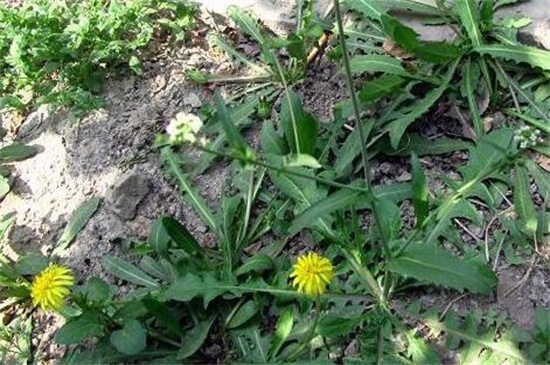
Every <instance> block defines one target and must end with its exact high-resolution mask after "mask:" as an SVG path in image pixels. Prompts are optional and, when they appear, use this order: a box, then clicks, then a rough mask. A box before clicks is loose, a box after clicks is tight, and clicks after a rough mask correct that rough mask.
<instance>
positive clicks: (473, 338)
mask: <svg viewBox="0 0 550 365" xmlns="http://www.w3.org/2000/svg"><path fill="white" fill-rule="evenodd" d="M426 324H427V325H428V326H429V327H430V328H431V329H432V330H434V331H437V332H445V334H446V335H447V336H454V337H458V338H460V339H461V340H463V341H468V342H472V343H476V344H479V345H481V346H483V347H485V348H488V349H490V350H492V351H494V352H497V353H502V354H504V355H506V356H507V357H508V359H509V360H510V359H513V360H514V363H518V364H528V363H529V361H527V359H526V358H525V357H524V356H523V355H522V354H521V352H520V351H519V350H518V348H517V344H514V343H513V342H512V341H506V340H501V341H499V342H496V341H494V340H491V339H489V340H488V339H486V338H485V337H480V336H477V335H472V334H471V333H467V332H466V331H463V330H461V329H456V328H452V327H451V326H448V325H447V324H446V323H444V322H439V321H438V320H437V318H435V317H434V318H428V319H427V320H426Z"/></svg>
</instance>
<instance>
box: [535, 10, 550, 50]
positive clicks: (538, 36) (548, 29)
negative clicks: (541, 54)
mask: <svg viewBox="0 0 550 365" xmlns="http://www.w3.org/2000/svg"><path fill="white" fill-rule="evenodd" d="M533 37H534V38H535V40H536V41H537V42H539V43H540V44H541V45H542V46H543V47H544V48H546V49H548V50H550V18H548V19H544V20H542V21H540V22H538V23H537V24H536V25H535V30H534V31H533Z"/></svg>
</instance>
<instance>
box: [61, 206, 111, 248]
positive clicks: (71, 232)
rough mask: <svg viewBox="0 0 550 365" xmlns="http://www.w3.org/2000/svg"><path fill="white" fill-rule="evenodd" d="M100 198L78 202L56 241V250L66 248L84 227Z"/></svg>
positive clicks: (95, 209)
mask: <svg viewBox="0 0 550 365" xmlns="http://www.w3.org/2000/svg"><path fill="white" fill-rule="evenodd" d="M99 202H100V199H98V198H92V199H89V200H86V201H85V202H84V203H82V204H80V206H79V207H78V208H76V210H75V211H74V212H73V214H71V217H70V218H69V222H68V223H67V226H66V227H65V229H64V230H63V234H61V237H60V238H59V240H58V241H57V244H56V252H59V251H62V250H64V249H66V248H67V247H68V246H69V244H70V243H71V241H72V240H73V239H74V238H75V237H76V236H77V235H78V233H79V232H80V231H81V230H82V228H84V226H85V225H86V223H88V221H89V220H90V218H92V216H93V215H94V213H95V212H96V211H97V208H98V207H99Z"/></svg>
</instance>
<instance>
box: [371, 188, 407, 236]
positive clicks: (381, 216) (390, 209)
mask: <svg viewBox="0 0 550 365" xmlns="http://www.w3.org/2000/svg"><path fill="white" fill-rule="evenodd" d="M374 207H375V208H374V209H376V212H377V217H378V218H377V221H378V224H377V228H378V231H379V232H380V236H381V237H382V239H383V241H384V242H391V241H393V240H396V239H397V238H398V236H399V231H400V230H401V212H400V211H399V208H398V207H397V205H396V204H395V203H394V202H392V201H391V200H389V199H377V200H376V201H375V206H374Z"/></svg>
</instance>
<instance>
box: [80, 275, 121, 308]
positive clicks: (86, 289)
mask: <svg viewBox="0 0 550 365" xmlns="http://www.w3.org/2000/svg"><path fill="white" fill-rule="evenodd" d="M80 292H81V293H82V294H83V295H84V296H85V297H86V300H89V301H92V302H106V301H108V300H111V298H112V297H113V290H112V287H111V286H110V285H109V284H107V283H106V282H105V281H104V280H102V279H100V278H97V277H95V276H93V277H91V278H90V279H88V281H87V282H86V284H85V285H83V286H82V287H81V289H80Z"/></svg>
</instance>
